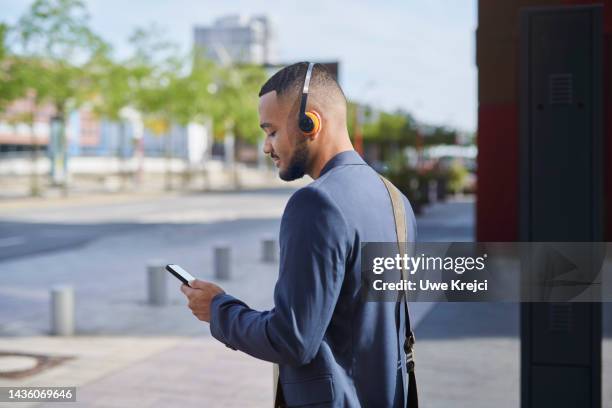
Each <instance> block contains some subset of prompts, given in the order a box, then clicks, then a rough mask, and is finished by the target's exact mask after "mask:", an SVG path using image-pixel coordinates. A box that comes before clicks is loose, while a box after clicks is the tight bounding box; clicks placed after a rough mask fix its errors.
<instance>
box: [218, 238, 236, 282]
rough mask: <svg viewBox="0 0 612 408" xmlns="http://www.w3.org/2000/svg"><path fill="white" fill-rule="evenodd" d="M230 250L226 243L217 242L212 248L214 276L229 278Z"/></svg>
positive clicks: (221, 278) (230, 275)
mask: <svg viewBox="0 0 612 408" xmlns="http://www.w3.org/2000/svg"><path fill="white" fill-rule="evenodd" d="M230 260H231V250H230V247H229V245H227V244H218V245H217V246H215V249H214V262H215V265H214V268H215V278H216V279H219V280H230V279H231V278H232V271H231V262H230Z"/></svg>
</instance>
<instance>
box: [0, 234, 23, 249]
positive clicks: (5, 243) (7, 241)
mask: <svg viewBox="0 0 612 408" xmlns="http://www.w3.org/2000/svg"><path fill="white" fill-rule="evenodd" d="M24 242H26V239H25V237H8V238H0V248H2V247H10V246H15V245H21V244H23V243H24Z"/></svg>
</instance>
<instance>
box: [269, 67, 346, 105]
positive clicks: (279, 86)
mask: <svg viewBox="0 0 612 408" xmlns="http://www.w3.org/2000/svg"><path fill="white" fill-rule="evenodd" d="M307 69H308V62H304V61H302V62H297V63H295V64H292V65H289V66H286V67H285V68H283V69H281V70H280V71H278V72H277V73H276V74H274V75H272V76H271V77H270V79H268V80H267V81H266V83H265V84H263V86H262V87H261V90H260V91H259V96H260V97H261V96H263V95H265V94H267V93H268V92H272V91H276V94H277V95H278V96H281V95H283V94H286V93H288V92H291V91H292V90H299V92H301V91H302V87H303V86H304V78H306V70H307ZM310 85H311V86H313V87H321V86H322V87H323V88H324V89H330V88H331V89H334V88H335V89H336V90H337V91H339V92H340V94H342V96H344V92H342V88H340V85H339V84H338V81H336V78H335V77H334V75H333V74H332V73H331V71H330V70H329V69H327V67H326V66H325V65H323V64H318V63H317V64H314V67H313V68H312V77H311V78H310ZM345 99H346V98H345Z"/></svg>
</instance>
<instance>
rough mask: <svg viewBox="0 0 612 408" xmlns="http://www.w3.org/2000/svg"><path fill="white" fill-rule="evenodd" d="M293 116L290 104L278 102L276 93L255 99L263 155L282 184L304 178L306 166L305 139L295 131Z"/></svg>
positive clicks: (306, 151) (295, 123)
mask: <svg viewBox="0 0 612 408" xmlns="http://www.w3.org/2000/svg"><path fill="white" fill-rule="evenodd" d="M294 116H297V114H296V115H294V114H292V109H291V104H289V103H287V102H286V101H285V100H284V99H281V100H279V99H278V98H277V96H276V92H274V91H273V92H268V93H267V94H265V95H263V96H262V97H261V98H260V99H259V119H260V126H261V128H262V129H263V130H264V132H266V140H265V143H264V148H263V151H264V153H266V154H269V155H270V157H271V158H272V160H273V161H274V164H275V165H276V167H278V169H279V176H280V178H281V179H283V180H285V181H291V180H296V179H299V178H301V177H303V176H304V174H305V173H306V171H307V166H308V146H307V145H306V143H307V138H306V137H304V135H303V134H302V133H301V132H300V131H299V129H298V127H297V118H294V120H292V118H293V117H294Z"/></svg>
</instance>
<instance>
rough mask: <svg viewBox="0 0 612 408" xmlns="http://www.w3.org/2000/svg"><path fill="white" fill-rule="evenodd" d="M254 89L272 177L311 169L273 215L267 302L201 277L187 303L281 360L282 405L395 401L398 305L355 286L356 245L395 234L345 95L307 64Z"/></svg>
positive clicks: (253, 351) (233, 340)
mask: <svg viewBox="0 0 612 408" xmlns="http://www.w3.org/2000/svg"><path fill="white" fill-rule="evenodd" d="M309 67H310V68H309ZM308 71H310V72H308ZM304 85H306V86H304ZM259 96H260V103H259V115H260V120H261V127H262V129H263V130H264V131H265V132H266V135H267V137H266V141H265V145H264V152H265V153H266V154H269V155H270V157H271V158H272V160H273V161H274V163H275V164H276V166H277V167H278V169H279V175H280V177H281V178H282V179H283V180H287V181H289V180H295V179H297V178H300V177H302V176H304V175H305V174H307V175H309V176H310V177H312V178H313V179H314V181H313V182H312V183H311V184H309V185H308V186H306V187H304V188H301V189H300V190H298V191H297V192H295V193H294V194H293V195H292V196H291V198H290V199H289V202H288V203H287V207H286V208H285V212H284V214H283V217H282V221H281V228H280V239H279V242H280V267H279V276H278V281H277V283H276V286H275V290H274V308H273V309H272V310H269V311H263V312H259V311H255V310H252V309H250V308H249V307H248V306H247V305H246V304H244V303H243V302H241V301H240V300H238V299H236V298H234V297H232V296H231V295H229V294H226V293H225V292H224V291H223V290H222V289H221V288H219V287H218V286H217V285H214V284H212V283H208V282H203V281H199V280H196V281H194V282H193V283H192V287H193V288H190V287H188V286H186V285H183V286H182V290H183V292H184V293H185V295H186V296H187V297H188V299H189V307H190V308H191V309H192V312H193V313H194V314H195V315H196V316H197V317H198V318H199V319H200V320H203V321H206V322H210V330H211V333H212V335H213V336H214V337H215V338H216V339H218V340H219V341H221V342H223V343H225V344H226V345H227V346H228V347H230V348H233V349H236V350H240V351H243V352H245V353H247V354H250V355H251V356H253V357H256V358H259V359H262V360H266V361H271V362H274V363H277V364H279V371H280V389H279V394H280V395H279V396H280V397H282V398H284V403H285V404H286V405H288V406H302V405H308V406H316V407H359V406H364V407H404V406H406V398H407V396H406V394H407V392H406V391H405V389H404V388H405V387H404V384H405V378H406V377H405V376H406V371H405V370H406V368H405V363H404V362H405V360H404V358H405V354H404V351H403V344H402V343H403V338H404V337H403V334H404V333H405V332H404V330H405V329H404V325H405V320H406V319H405V316H404V313H403V311H404V308H403V307H401V306H402V305H401V304H400V303H393V302H365V301H363V299H362V297H361V293H360V290H361V272H360V269H361V265H360V260H361V243H363V242H367V241H370V242H383V241H386V242H395V241H396V240H397V235H396V230H395V221H394V216H393V210H392V206H391V201H390V199H389V194H388V192H387V190H386V188H385V186H384V184H383V182H382V181H381V180H380V178H379V176H378V174H377V173H376V172H374V170H372V169H371V168H370V167H369V166H368V165H367V164H366V163H365V162H364V161H363V160H362V159H361V157H360V156H359V155H358V154H357V153H356V152H355V151H354V150H353V147H352V145H351V142H350V139H349V134H348V130H347V124H346V123H347V103H346V99H345V96H344V94H343V92H342V90H341V89H340V86H339V85H338V83H337V82H336V80H335V79H334V78H333V76H332V75H331V74H330V73H329V72H328V71H327V70H326V69H325V68H324V66H322V65H320V64H314V65H312V64H311V65H309V64H308V63H298V64H294V65H291V66H288V67H286V68H284V69H282V70H281V71H279V72H277V73H276V74H275V75H273V76H272V77H271V78H270V79H269V80H268V81H267V82H266V83H265V84H264V85H263V87H262V88H261V92H260V94H259ZM306 97H307V98H306ZM306 116H307V117H308V118H310V123H308V122H309V121H308V120H307V119H305V117H306ZM304 121H306V123H304ZM403 200H404V206H405V209H406V218H407V220H406V221H407V234H408V239H409V241H414V239H415V235H416V223H415V220H414V214H413V212H412V209H411V207H410V204H409V203H408V200H407V199H406V198H405V197H403ZM398 333H400V335H398Z"/></svg>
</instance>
